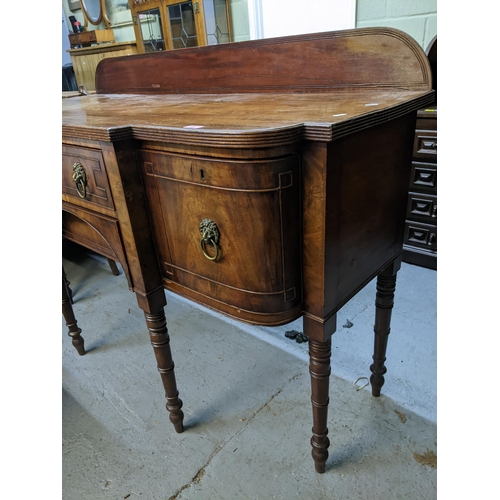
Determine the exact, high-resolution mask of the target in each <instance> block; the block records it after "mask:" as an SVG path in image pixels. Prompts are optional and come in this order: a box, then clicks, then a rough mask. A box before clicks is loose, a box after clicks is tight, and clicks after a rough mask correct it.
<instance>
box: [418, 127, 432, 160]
mask: <svg viewBox="0 0 500 500" xmlns="http://www.w3.org/2000/svg"><path fill="white" fill-rule="evenodd" d="M413 157H414V158H422V159H426V160H427V161H437V131H436V130H420V129H417V130H415V140H414V143H413Z"/></svg>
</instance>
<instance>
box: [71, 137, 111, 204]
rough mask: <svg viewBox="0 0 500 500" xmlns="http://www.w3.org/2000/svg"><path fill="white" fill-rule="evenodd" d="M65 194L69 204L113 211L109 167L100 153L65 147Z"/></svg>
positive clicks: (75, 147)
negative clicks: (107, 169) (74, 203)
mask: <svg viewBox="0 0 500 500" xmlns="http://www.w3.org/2000/svg"><path fill="white" fill-rule="evenodd" d="M62 192H63V195H67V196H68V198H67V199H68V201H70V200H71V201H73V202H76V204H77V205H80V206H86V207H88V208H92V206H95V205H98V206H100V207H103V208H107V209H111V210H114V203H113V198H112V196H111V190H110V186H109V180H108V175H107V172H106V166H105V164H104V159H103V156H102V153H101V151H99V150H96V149H90V148H82V147H77V146H68V145H63V148H62Z"/></svg>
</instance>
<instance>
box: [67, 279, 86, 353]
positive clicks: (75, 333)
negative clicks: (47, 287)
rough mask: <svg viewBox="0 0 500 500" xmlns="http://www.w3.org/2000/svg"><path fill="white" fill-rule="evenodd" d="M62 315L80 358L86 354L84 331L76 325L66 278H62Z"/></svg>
mask: <svg viewBox="0 0 500 500" xmlns="http://www.w3.org/2000/svg"><path fill="white" fill-rule="evenodd" d="M62 313H63V316H64V319H65V321H66V325H67V327H68V330H69V331H68V335H69V336H70V337H71V341H72V343H73V345H74V346H75V349H76V350H77V351H78V354H79V355H80V356H83V355H84V354H85V348H84V343H83V338H82V336H81V335H80V333H81V332H82V330H81V329H80V328H78V325H77V323H76V319H75V314H74V313H73V307H72V306H71V301H70V297H69V294H68V285H67V280H66V278H65V276H64V275H63V278H62Z"/></svg>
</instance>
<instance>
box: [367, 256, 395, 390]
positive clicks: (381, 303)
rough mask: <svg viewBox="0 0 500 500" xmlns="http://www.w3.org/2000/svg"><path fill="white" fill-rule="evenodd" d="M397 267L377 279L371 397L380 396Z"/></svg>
mask: <svg viewBox="0 0 500 500" xmlns="http://www.w3.org/2000/svg"><path fill="white" fill-rule="evenodd" d="M397 271H398V267H395V266H394V265H391V266H389V267H388V268H386V269H384V271H382V272H381V273H380V274H379V275H378V277H377V295H376V299H375V308H376V309H375V327H374V332H375V342H374V354H373V364H372V365H371V366H370V370H371V372H372V375H371V377H370V383H371V386H372V394H373V396H376V397H378V396H380V389H382V386H383V385H384V381H385V380H384V374H385V373H386V372H387V368H386V367H385V364H384V363H385V360H386V357H385V353H386V350H387V340H388V338H389V333H390V331H391V328H390V327H391V313H392V307H393V305H394V291H395V290H396V276H397Z"/></svg>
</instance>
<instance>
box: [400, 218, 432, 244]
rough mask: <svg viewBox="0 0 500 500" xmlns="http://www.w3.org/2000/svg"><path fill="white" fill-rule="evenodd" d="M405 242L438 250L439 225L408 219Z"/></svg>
mask: <svg viewBox="0 0 500 500" xmlns="http://www.w3.org/2000/svg"><path fill="white" fill-rule="evenodd" d="M404 243H405V244H406V245H411V246H415V247H419V248H424V249H427V250H433V251H437V227H436V226H433V225H431V224H420V223H418V222H411V221H406V224H405V237H404Z"/></svg>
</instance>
